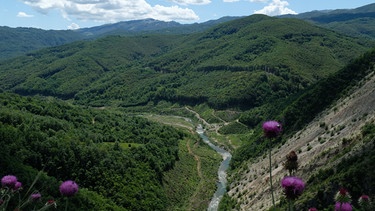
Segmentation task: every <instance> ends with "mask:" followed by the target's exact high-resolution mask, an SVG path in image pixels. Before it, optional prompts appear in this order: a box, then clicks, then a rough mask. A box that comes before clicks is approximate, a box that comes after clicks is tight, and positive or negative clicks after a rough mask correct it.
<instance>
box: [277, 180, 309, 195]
mask: <svg viewBox="0 0 375 211" xmlns="http://www.w3.org/2000/svg"><path fill="white" fill-rule="evenodd" d="M281 187H282V188H284V194H285V196H286V198H287V199H292V200H294V199H296V198H298V197H299V196H300V195H302V192H303V190H304V189H305V183H304V182H303V181H302V179H300V178H298V177H284V178H283V179H282V180H281Z"/></svg>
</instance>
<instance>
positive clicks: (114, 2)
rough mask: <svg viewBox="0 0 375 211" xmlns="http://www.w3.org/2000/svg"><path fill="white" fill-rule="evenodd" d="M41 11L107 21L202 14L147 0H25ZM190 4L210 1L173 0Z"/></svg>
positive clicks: (184, 17) (186, 17)
mask: <svg viewBox="0 0 375 211" xmlns="http://www.w3.org/2000/svg"><path fill="white" fill-rule="evenodd" d="M22 1H23V2H24V3H25V4H27V5H30V6H32V7H33V8H34V9H36V10H37V11H39V12H41V13H44V14H46V13H48V12H49V11H50V10H54V9H57V10H59V11H61V13H62V16H63V17H64V18H65V19H67V20H70V19H71V18H77V19H79V20H91V21H98V22H104V23H111V22H118V21H126V20H135V19H146V18H153V19H157V20H164V21H169V20H175V21H195V20H198V19H199V17H198V16H197V15H196V14H195V13H194V11H193V10H191V9H188V8H181V7H178V6H170V7H166V6H161V5H155V6H151V5H150V4H148V3H147V2H146V0H53V1H52V0H22ZM173 1H176V2H180V3H181V4H182V3H186V4H203V3H209V2H210V0H185V1H184V0H173Z"/></svg>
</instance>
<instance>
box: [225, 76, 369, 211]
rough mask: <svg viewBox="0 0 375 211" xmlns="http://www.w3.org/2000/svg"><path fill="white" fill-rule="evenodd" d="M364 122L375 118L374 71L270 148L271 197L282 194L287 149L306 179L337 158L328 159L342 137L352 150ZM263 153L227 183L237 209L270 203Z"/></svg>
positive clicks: (258, 209) (342, 143)
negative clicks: (277, 145) (281, 182)
mask: <svg viewBox="0 0 375 211" xmlns="http://www.w3.org/2000/svg"><path fill="white" fill-rule="evenodd" d="M368 122H375V74H374V73H372V74H370V75H369V76H368V77H367V79H366V80H365V81H364V82H363V85H362V86H361V87H360V88H358V89H356V90H355V91H354V92H353V93H352V94H351V95H350V96H348V97H346V98H344V99H341V100H339V101H338V102H337V103H336V105H335V106H334V107H333V108H331V109H329V110H327V111H325V112H323V113H322V114H321V115H320V116H319V117H317V118H316V119H315V120H314V121H312V122H311V123H310V124H309V125H308V126H307V127H305V128H304V129H303V130H301V131H299V132H298V133H296V134H295V135H294V136H293V137H291V138H290V139H289V140H287V142H286V143H285V144H284V145H283V146H281V147H280V148H278V149H276V148H275V149H273V150H272V160H273V161H272V163H273V164H272V166H273V170H272V175H273V176H272V178H273V183H274V189H275V199H276V200H277V199H279V198H280V196H281V194H282V191H281V188H280V185H279V184H280V181H281V179H282V178H283V177H284V176H286V175H287V171H286V170H285V169H284V168H283V165H282V163H283V162H284V161H285V160H286V159H285V156H286V155H287V154H288V153H289V152H290V151H295V152H297V154H298V162H299V169H298V171H297V173H296V175H297V176H299V177H301V178H302V179H303V180H305V181H306V180H307V179H308V178H309V177H310V176H311V175H312V174H314V173H315V172H317V171H319V170H320V169H323V168H329V167H332V166H334V165H335V163H337V162H338V161H339V160H336V162H334V163H332V162H329V160H330V158H332V157H333V156H334V155H337V154H338V153H339V152H342V150H343V149H344V148H345V147H347V145H345V143H346V140H349V141H351V142H352V144H354V147H353V148H352V153H353V151H355V150H356V149H358V148H359V147H360V146H361V144H362V143H361V142H360V141H356V140H358V137H359V136H360V129H361V127H362V126H363V125H364V124H366V123H368ZM266 153H267V152H265V156H263V157H260V158H258V159H257V160H256V161H255V162H251V163H250V162H249V163H248V164H247V165H246V166H245V167H244V168H243V169H242V170H241V171H240V173H239V174H237V175H236V177H237V178H239V179H238V180H236V181H235V182H233V183H232V184H231V185H230V190H229V192H228V194H229V195H230V196H231V197H233V198H234V199H236V200H237V202H238V203H239V204H240V210H254V211H261V210H268V209H269V208H270V207H271V206H272V200H271V193H270V188H269V186H270V185H269V160H268V156H266ZM349 154H350V153H348V154H346V155H344V156H343V157H345V156H349ZM341 158H342V157H341Z"/></svg>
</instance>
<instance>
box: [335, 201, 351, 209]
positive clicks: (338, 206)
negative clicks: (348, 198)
mask: <svg viewBox="0 0 375 211" xmlns="http://www.w3.org/2000/svg"><path fill="white" fill-rule="evenodd" d="M352 210H353V208H352V205H351V204H350V203H349V202H343V203H341V202H336V204H335V211H352Z"/></svg>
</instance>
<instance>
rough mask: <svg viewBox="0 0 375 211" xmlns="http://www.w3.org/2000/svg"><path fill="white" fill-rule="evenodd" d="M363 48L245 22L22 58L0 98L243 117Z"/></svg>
mask: <svg viewBox="0 0 375 211" xmlns="http://www.w3.org/2000/svg"><path fill="white" fill-rule="evenodd" d="M371 46H373V43H372V42H369V41H367V42H366V41H365V42H362V41H361V40H358V39H354V38H350V37H345V36H343V35H339V34H336V33H334V32H332V31H329V30H325V29H322V28H319V27H316V26H314V25H312V24H309V23H306V22H304V21H301V20H297V19H278V18H271V17H267V16H264V15H253V16H250V17H246V18H242V19H237V20H234V21H231V22H227V23H224V24H221V25H219V26H217V27H214V28H212V29H210V30H207V31H205V32H202V33H197V34H191V35H169V36H166V35H144V36H134V37H120V36H110V37H106V38H101V39H98V40H94V41H90V42H76V43H73V44H68V45H64V46H59V47H54V48H49V49H45V50H41V51H38V52H34V53H29V54H28V55H26V56H23V57H18V58H15V59H12V60H8V61H4V62H2V63H1V64H0V79H1V80H2V84H1V85H0V88H1V89H3V90H6V91H13V92H16V93H19V94H21V95H35V94H40V95H45V96H56V97H59V98H62V99H71V100H74V102H75V103H78V104H83V105H90V106H108V105H120V106H123V107H131V106H137V105H146V104H148V103H154V104H157V103H158V102H161V101H166V102H169V103H179V104H181V105H184V104H188V105H196V104H200V103H207V104H209V105H210V106H211V107H213V108H233V107H236V108H242V107H243V108H252V107H256V106H260V105H262V104H265V103H267V102H270V101H272V100H275V99H279V98H284V97H287V96H288V95H290V94H293V93H297V92H299V91H301V90H302V89H304V88H306V87H308V86H309V85H311V84H313V83H315V82H316V81H317V80H319V79H321V78H325V77H326V76H328V75H329V74H331V73H334V72H335V71H337V70H339V69H340V68H342V67H343V66H344V65H345V64H346V63H347V62H348V61H350V60H352V59H354V58H356V57H357V56H359V55H360V54H362V53H364V52H366V51H367V50H368V49H370V47H371Z"/></svg>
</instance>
